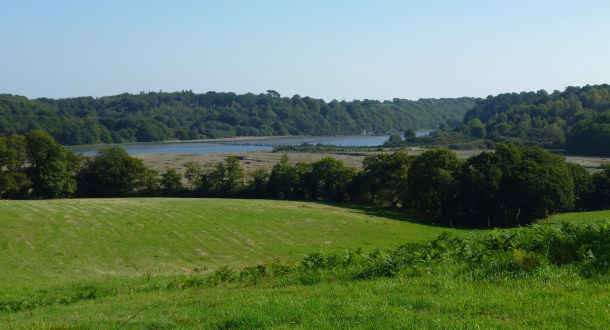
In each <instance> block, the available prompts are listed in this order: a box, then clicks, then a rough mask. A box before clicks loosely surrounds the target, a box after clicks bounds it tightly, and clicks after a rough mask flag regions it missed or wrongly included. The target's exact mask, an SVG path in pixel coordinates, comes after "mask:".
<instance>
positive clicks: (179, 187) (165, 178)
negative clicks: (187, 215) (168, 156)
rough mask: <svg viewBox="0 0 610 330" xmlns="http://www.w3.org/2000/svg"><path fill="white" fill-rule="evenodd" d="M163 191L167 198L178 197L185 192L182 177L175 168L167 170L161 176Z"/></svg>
mask: <svg viewBox="0 0 610 330" xmlns="http://www.w3.org/2000/svg"><path fill="white" fill-rule="evenodd" d="M160 185H161V190H162V192H163V194H164V195H166V196H178V195H180V194H181V193H182V192H183V191H184V185H183V184H182V176H181V175H180V173H178V172H177V171H176V170H175V169H173V168H167V169H166V170H165V172H164V173H163V174H161V180H160Z"/></svg>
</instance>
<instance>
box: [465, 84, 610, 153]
mask: <svg viewBox="0 0 610 330" xmlns="http://www.w3.org/2000/svg"><path fill="white" fill-rule="evenodd" d="M462 131H463V132H465V133H467V134H470V135H473V136H474V137H478V138H487V139H491V140H494V141H496V142H498V141H508V142H521V143H533V144H540V145H542V146H545V147H554V148H565V150H566V151H567V152H568V153H575V154H583V155H600V156H604V155H605V156H607V155H610V86H608V85H606V84H604V85H595V86H585V87H568V88H566V89H565V91H563V92H559V91H555V92H553V93H552V94H548V93H547V92H546V91H544V90H541V91H538V92H522V93H507V94H500V95H497V96H494V97H492V96H490V97H487V98H486V99H481V100H478V101H477V102H476V105H475V106H474V107H473V109H471V110H469V111H468V112H467V113H466V114H465V115H464V121H463V125H462Z"/></svg>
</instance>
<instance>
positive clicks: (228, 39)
mask: <svg viewBox="0 0 610 330" xmlns="http://www.w3.org/2000/svg"><path fill="white" fill-rule="evenodd" d="M608 15H610V1H592V0H580V1H573V0H572V1H561V0H556V1H546V0H527V1H522V0H502V1H501V0H454V1H449V0H446V1H441V0H426V1H422V0H417V1H410V0H403V1H398V0H396V1H390V0H375V1H359V0H351V1H343V0H336V1H333V0H325V1H318V0H308V1H289V0H284V1H279V0H278V1H270V0H269V1H267V0H257V1H254V0H249V1H248V0H242V1H240V0H224V1H221V0H217V1H205V0H200V1H188V0H174V1H169V0H168V1H156V0H147V1H139V0H120V1H117V0H105V1H92V0H78V1H76V0H74V1H67V0H54V1H47V0H40V1H31V0H19V1H15V0H0V40H1V41H0V42H1V44H0V94H15V95H23V96H26V97H28V98H39V97H50V98H65V97H78V96H94V97H101V96H108V95H116V94H121V93H134V94H137V93H140V92H149V91H155V92H157V91H166V92H173V91H181V90H191V91H193V92H195V93H205V92H207V91H217V92H235V93H238V94H242V93H248V92H251V93H255V94H258V93H264V92H266V91H267V90H275V91H277V92H279V93H280V94H281V95H282V96H289V97H290V96H293V95H295V94H298V95H300V96H302V97H303V96H310V97H314V98H322V99H324V100H326V101H330V100H333V99H336V100H347V101H350V100H354V99H360V100H362V99H376V100H391V99H393V98H405V99H411V100H417V99H419V98H442V97H461V96H472V97H486V96H488V95H497V94H500V93H508V92H521V91H537V90H540V89H545V90H547V91H548V92H552V91H554V90H563V89H565V87H567V86H584V85H587V84H589V85H594V84H602V83H610V41H609V40H610V19H608V17H609V16H608Z"/></svg>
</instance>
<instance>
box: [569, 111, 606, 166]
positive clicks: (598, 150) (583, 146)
mask: <svg viewBox="0 0 610 330" xmlns="http://www.w3.org/2000/svg"><path fill="white" fill-rule="evenodd" d="M566 150H567V151H568V152H571V153H574V154H580V155H599V156H609V155H610V110H606V111H604V112H592V113H591V114H590V116H589V117H588V118H585V119H582V120H580V121H578V122H576V123H575V124H574V126H573V127H572V128H571V129H570V131H569V132H568V135H567V138H566Z"/></svg>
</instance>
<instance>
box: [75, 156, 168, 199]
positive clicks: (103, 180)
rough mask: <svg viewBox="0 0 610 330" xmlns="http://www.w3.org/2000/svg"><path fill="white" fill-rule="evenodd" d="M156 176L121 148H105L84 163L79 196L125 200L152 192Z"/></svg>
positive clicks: (78, 191) (79, 184) (80, 177)
mask: <svg viewBox="0 0 610 330" xmlns="http://www.w3.org/2000/svg"><path fill="white" fill-rule="evenodd" d="M156 175H157V173H156V172H155V171H153V170H151V169H149V168H147V167H146V166H144V164H143V163H142V160H140V159H137V158H133V157H131V156H129V154H128V153H127V152H126V151H125V149H123V148H121V147H117V146H114V147H106V148H102V149H100V150H99V151H98V154H97V155H96V156H95V157H92V158H89V159H87V160H86V161H85V163H84V165H83V168H82V169H81V170H80V171H79V173H78V176H77V183H78V190H77V193H78V195H79V196H85V197H87V196H95V197H124V196H132V195H134V194H135V193H136V192H137V191H138V190H142V189H147V188H151V184H153V183H154V178H155V177H156Z"/></svg>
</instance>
